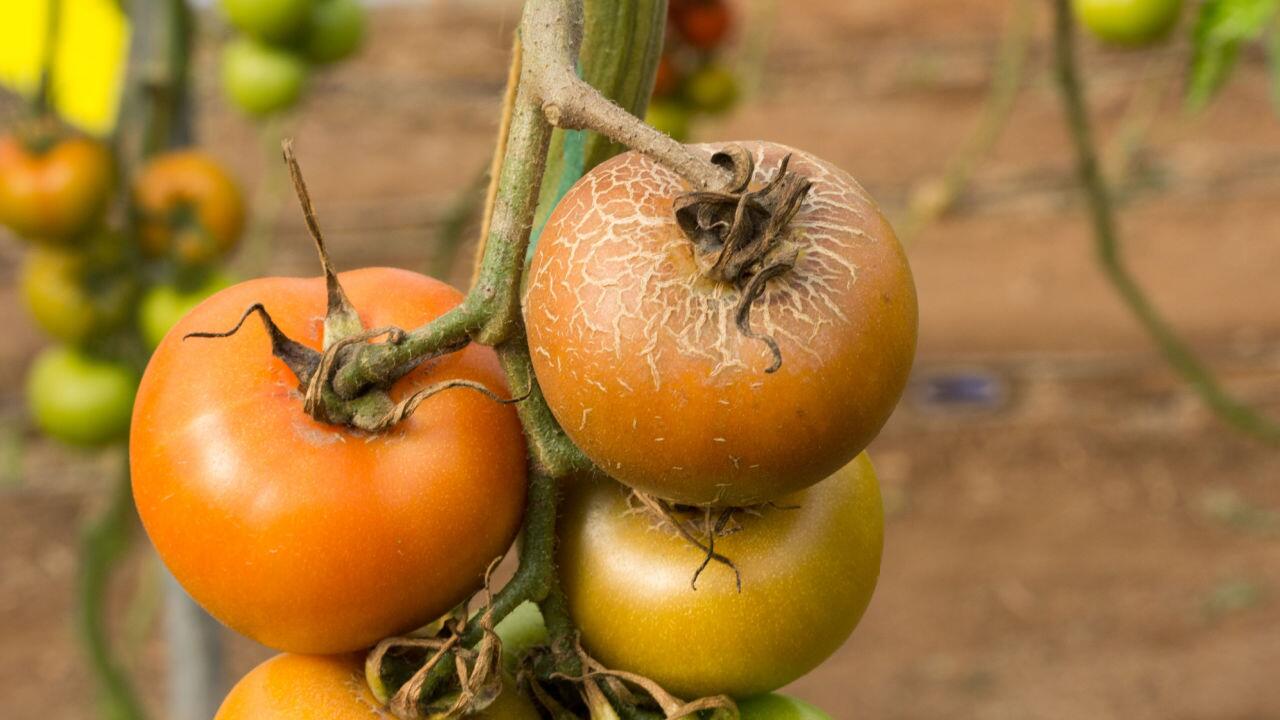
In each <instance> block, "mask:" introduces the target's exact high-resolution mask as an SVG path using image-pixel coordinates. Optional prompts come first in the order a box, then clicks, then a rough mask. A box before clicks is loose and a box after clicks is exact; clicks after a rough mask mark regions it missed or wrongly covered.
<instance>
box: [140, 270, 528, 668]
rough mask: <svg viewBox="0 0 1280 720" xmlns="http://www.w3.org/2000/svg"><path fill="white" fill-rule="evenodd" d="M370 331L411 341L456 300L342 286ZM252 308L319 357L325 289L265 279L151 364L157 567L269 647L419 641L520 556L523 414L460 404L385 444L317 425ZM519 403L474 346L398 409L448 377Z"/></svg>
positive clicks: (190, 328) (143, 492)
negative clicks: (261, 308)
mask: <svg viewBox="0 0 1280 720" xmlns="http://www.w3.org/2000/svg"><path fill="white" fill-rule="evenodd" d="M339 277H340V278H341V281H342V283H343V285H344V286H345V288H346V291H347V294H348V296H349V297H350V298H351V301H352V302H353V303H354V304H355V307H356V308H358V309H360V311H361V318H362V319H363V320H364V322H365V324H366V326H368V327H375V326H386V325H395V326H398V327H401V328H406V329H409V328H415V327H418V326H419V325H422V324H423V323H425V322H428V321H430V320H432V319H434V318H436V317H438V316H440V315H441V314H443V313H444V312H446V311H447V310H449V309H450V308H452V307H454V306H455V305H457V304H458V302H459V301H460V300H461V298H462V296H461V294H460V293H458V291H456V290H454V289H453V288H451V287H449V286H448V285H445V284H444V283H441V282H439V281H437V280H433V279H431V278H428V277H425V276H422V275H418V274H416V273H412V272H408V271H404V270H395V269H386V268H372V269H364V270H357V271H354V272H348V273H343V274H341V275H340V276H339ZM255 302H262V303H264V304H265V306H266V307H267V309H268V311H269V312H270V313H271V315H272V317H273V318H274V319H275V321H276V322H277V324H279V326H280V328H281V330H282V331H283V332H284V333H286V334H287V335H289V336H290V337H292V338H293V339H295V340H297V341H299V342H302V343H304V344H306V345H308V346H310V347H312V348H319V347H320V341H321V332H322V328H321V325H322V322H323V315H324V311H325V286H324V280H323V279H322V278H311V279H299V278H264V279H259V280H251V281H248V282H244V283H241V284H239V285H235V286H233V287H231V288H228V289H226V290H223V291H221V292H220V293H218V294H216V295H214V296H212V297H211V298H209V299H208V300H206V301H204V302H203V303H202V304H200V305H199V306H198V307H197V308H196V309H195V310H193V311H192V312H191V313H189V314H187V315H186V316H185V317H184V318H183V319H182V320H181V321H180V322H179V323H178V325H177V326H175V328H174V329H173V331H171V332H170V333H169V334H168V335H166V336H165V339H164V340H163V341H162V342H161V343H160V346H159V347H158V348H157V349H156V352H155V354H154V355H153V356H152V359H151V363H150V365H148V367H147V371H146V373H145V375H144V377H143V380H142V385H141V388H140V389H139V392H138V399H137V402H136V404H135V407H134V414H133V430H132V433H131V437H130V460H131V463H132V469H133V492H134V500H135V502H136V503H137V506H138V513H139V515H140V516H141V518H142V522H143V524H144V526H145V527H146V530H147V533H148V535H150V537H151V541H152V543H154V545H155V547H156V549H157V550H158V551H159V553H160V557H161V558H162V559H163V560H164V562H165V564H166V565H167V566H168V567H169V569H170V570H171V571H172V572H173V574H174V576H175V577H177V579H178V580H179V582H181V583H182V585H183V587H185V588H186V589H187V591H188V592H189V593H190V594H191V596H192V597H194V598H195V599H196V601H197V602H199V603H200V604H201V605H202V606H204V608H205V609H206V610H208V611H209V612H210V613H211V614H212V615H213V616H214V617H216V618H218V619H219V620H221V621H222V622H224V623H226V624H227V625H229V626H230V627H231V628H232V629H234V630H237V631H239V632H240V633H242V634H244V635H247V636H249V637H250V638H253V639H254V640H257V641H258V642H260V643H262V644H264V645H267V646H269V647H272V648H276V649H279V650H284V651H288V652H303V653H326V654H327V653H340V652H347V651H352V650H357V649H360V648H365V647H369V646H371V645H373V644H374V643H376V642H377V641H378V640H381V639H382V638H384V637H388V636H391V635H396V634H400V633H404V632H407V631H410V630H413V629H415V628H417V627H419V626H421V625H424V624H426V623H428V622H430V621H431V620H434V619H435V618H437V617H439V616H440V615H443V614H444V613H445V612H447V611H448V610H449V609H450V608H452V607H453V606H454V605H455V604H457V603H458V602H460V601H461V600H463V599H464V598H465V597H467V595H469V594H470V593H471V592H473V591H474V590H476V589H477V588H479V587H480V586H481V584H482V581H483V576H484V572H485V568H486V567H487V566H488V565H489V563H490V562H491V561H492V560H493V559H494V558H495V557H497V556H499V555H501V554H502V553H503V552H505V551H506V550H507V548H508V547H509V546H510V544H511V542H512V540H513V539H514V537H515V534H516V531H517V529H518V528H519V524H520V519H521V515H522V512H523V507H524V494H525V445H524V437H523V435H522V433H521V429H520V424H519V422H518V420H517V418H516V414H515V411H514V410H513V409H512V408H511V407H510V406H504V405H499V404H497V403H495V402H494V401H492V400H491V399H489V398H487V397H484V396H483V395H481V394H480V393H477V392H474V391H469V390H465V389H462V390H458V389H455V390H449V391H446V392H443V393H440V394H439V395H436V396H434V397H432V398H430V399H428V400H427V401H426V402H424V403H423V404H422V406H421V407H420V408H418V411H417V412H416V413H414V414H413V415H412V416H411V417H410V418H409V419H408V420H407V421H405V422H404V423H402V424H400V425H399V426H397V427H396V428H395V429H393V430H391V431H389V432H386V433H383V434H379V435H376V436H371V435H369V434H367V433H361V432H358V431H354V430H349V429H345V428H340V427H336V426H332V425H327V424H323V423H319V422H316V421H314V420H312V419H311V418H310V417H308V416H306V415H305V414H304V413H303V411H302V397H301V396H300V395H299V393H298V391H297V384H298V383H297V380H296V379H295V378H294V377H293V375H292V373H291V372H290V371H289V370H288V368H286V367H285V365H284V363H283V362H281V361H280V360H278V359H276V358H274V357H272V355H271V349H270V342H269V340H268V337H267V334H266V331H265V330H264V329H263V327H262V324H261V323H260V322H259V321H258V319H256V318H250V319H249V320H247V321H246V323H245V325H244V327H243V328H242V329H241V331H240V332H239V333H238V334H236V335H234V336H232V337H227V338H217V339H205V338H190V339H187V340H185V341H184V340H183V337H184V336H185V335H186V334H187V333H191V332H196V331H223V330H227V329H229V328H231V327H232V326H234V325H235V323H236V321H237V320H238V319H239V318H240V316H241V314H242V313H243V312H244V311H245V309H246V308H248V307H249V306H250V305H252V304H253V303H255ZM456 378H463V379H469V380H473V381H478V382H481V383H483V384H484V385H486V386H488V387H489V388H490V389H492V390H493V391H494V392H496V393H498V394H500V395H504V396H505V395H506V394H507V393H508V390H507V388H506V384H505V380H504V378H503V375H502V372H501V368H500V367H499V365H498V360H497V357H496V355H495V354H494V352H493V351H492V350H491V349H489V348H485V347H481V346H478V345H471V346H468V347H467V348H465V349H463V350H461V351H460V352H457V353H453V354H450V355H447V356H445V357H442V358H439V359H437V360H432V361H431V362H428V363H425V364H424V365H423V366H422V367H419V368H418V369H417V370H415V371H414V372H412V373H410V374H409V375H407V376H406V377H404V378H402V379H401V380H400V381H398V382H397V383H396V384H395V386H394V387H393V388H392V393H391V394H392V398H393V399H400V398H403V397H405V396H406V395H408V394H409V393H410V392H411V391H413V390H415V389H419V388H422V387H425V386H427V385H430V384H433V383H437V382H440V381H443V380H448V379H456Z"/></svg>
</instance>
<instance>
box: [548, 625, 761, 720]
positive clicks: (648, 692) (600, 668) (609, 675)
mask: <svg viewBox="0 0 1280 720" xmlns="http://www.w3.org/2000/svg"><path fill="white" fill-rule="evenodd" d="M578 657H579V658H580V659H581V661H582V668H583V674H582V676H581V677H578V678H569V677H565V676H563V675H560V676H558V677H559V678H560V679H563V680H570V681H573V682H576V683H579V684H580V685H581V688H582V690H581V692H582V695H583V701H584V702H586V703H587V706H588V707H590V708H592V710H593V714H592V717H593V718H594V717H596V715H595V712H594V711H595V705H594V703H593V702H592V701H593V699H597V700H599V699H604V702H605V703H606V704H607V705H608V706H609V708H610V709H611V710H612V709H614V708H613V706H612V705H611V704H609V703H608V700H607V699H605V698H604V693H603V692H602V691H601V689H600V686H599V685H598V684H597V681H606V682H609V683H610V684H611V685H612V683H613V681H621V682H622V683H625V684H626V685H630V686H633V687H636V688H639V689H640V690H641V691H642V692H643V694H644V695H645V696H647V697H648V698H649V699H650V700H651V701H652V703H653V704H656V705H657V706H658V707H659V708H660V709H661V711H662V714H663V717H664V718H666V720H679V719H680V718H687V717H694V716H697V715H698V713H701V712H704V711H709V712H710V713H711V715H710V717H711V718H713V719H714V720H736V719H737V718H738V706H737V704H735V703H734V702H733V700H732V699H731V698H730V697H728V696H727V695H713V696H711V697H704V698H698V699H697V700H693V701H691V702H685V701H683V700H681V699H680V698H677V697H676V696H674V695H672V694H671V693H669V692H667V691H666V689H665V688H663V687H662V686H661V685H659V684H658V683H657V682H655V681H653V680H651V679H649V678H647V677H645V676H643V675H637V674H636V673H630V672H624V671H622V670H610V669H609V668H606V667H605V666H604V665H602V664H600V662H599V661H598V660H596V659H595V658H593V657H591V656H590V655H589V654H587V651H586V650H584V649H583V648H582V645H581V643H579V644H578ZM614 687H615V695H619V694H620V693H618V692H617V690H616V686H614ZM632 697H634V696H632ZM628 702H629V704H631V705H632V706H634V707H639V706H641V705H642V704H643V703H642V702H632V701H630V700H629V701H628Z"/></svg>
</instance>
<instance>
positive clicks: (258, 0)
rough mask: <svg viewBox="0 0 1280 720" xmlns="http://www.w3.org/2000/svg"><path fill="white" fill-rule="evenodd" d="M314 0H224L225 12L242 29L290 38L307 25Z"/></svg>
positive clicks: (278, 38)
mask: <svg viewBox="0 0 1280 720" xmlns="http://www.w3.org/2000/svg"><path fill="white" fill-rule="evenodd" d="M313 5H314V0H222V12H224V13H225V14H226V16H227V20H228V21H230V22H231V24H232V25H233V26H235V28H236V29H237V30H239V31H240V32H243V33H245V34H247V35H251V36H253V37H255V38H258V39H260V40H269V41H271V42H287V41H289V40H291V39H293V38H296V37H298V36H299V35H300V34H301V33H302V32H303V30H304V29H305V28H306V25H307V19H308V18H309V17H310V15H311V9H312V6H313Z"/></svg>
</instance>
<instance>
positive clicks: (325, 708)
mask: <svg viewBox="0 0 1280 720" xmlns="http://www.w3.org/2000/svg"><path fill="white" fill-rule="evenodd" d="M466 717H469V718H475V719H476V720H538V718H539V715H538V711H537V710H535V709H534V707H533V703H532V702H530V701H529V699H528V698H526V697H524V696H523V695H520V694H519V693H518V692H516V690H515V688H514V687H512V686H511V684H507V685H506V686H505V687H504V688H503V692H502V694H501V695H499V696H498V699H497V700H495V701H494V702H493V704H492V705H490V706H489V707H487V708H485V709H484V710H483V711H481V712H480V713H478V714H474V715H467V716H466ZM371 719H377V720H395V716H393V715H392V714H391V712H390V711H389V710H387V709H385V708H384V707H383V704H382V703H380V702H379V701H378V699H377V698H375V697H374V696H373V693H371V692H369V687H368V685H366V684H365V681H364V661H363V658H361V657H360V656H358V655H338V656H327V657H317V656H311V655H277V656H276V657H273V658H271V659H270V660H267V661H266V662H264V663H262V664H261V665H259V666H258V667H256V668H254V669H253V670H252V671H250V672H249V674H248V675H245V676H244V677H243V678H241V679H240V682H238V683H236V686H235V687H234V688H232V689H231V692H230V693H229V694H228V695H227V698H226V699H225V700H223V702H222V707H220V708H219V709H218V714H217V715H215V716H214V720H371Z"/></svg>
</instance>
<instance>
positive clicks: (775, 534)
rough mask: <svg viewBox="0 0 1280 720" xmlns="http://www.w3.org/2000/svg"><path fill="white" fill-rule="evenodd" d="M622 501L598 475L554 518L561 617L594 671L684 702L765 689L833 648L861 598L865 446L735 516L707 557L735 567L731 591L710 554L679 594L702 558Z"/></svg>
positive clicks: (875, 537)
mask: <svg viewBox="0 0 1280 720" xmlns="http://www.w3.org/2000/svg"><path fill="white" fill-rule="evenodd" d="M629 495H630V491H629V490H627V489H626V488H625V487H623V486H621V485H619V484H617V483H615V482H612V481H609V480H583V481H580V482H578V483H575V484H571V485H570V489H569V490H568V494H567V496H566V499H565V505H564V512H563V517H562V519H561V523H560V526H559V529H560V533H561V535H560V537H561V543H560V549H559V552H558V559H559V565H560V568H561V578H562V580H563V582H564V591H565V595H566V596H567V598H568V600H569V610H570V614H571V615H572V616H573V619H574V621H575V622H576V623H577V625H578V628H579V629H580V630H581V632H582V643H583V646H584V647H585V648H586V649H587V651H588V652H590V653H591V654H592V655H593V656H595V658H596V659H597V660H599V661H600V662H602V663H603V664H604V665H606V666H607V667H611V668H613V669H615V670H626V671H630V672H634V673H639V674H641V675H644V676H646V677H649V678H651V679H653V680H655V681H657V682H658V684H660V685H662V686H663V687H664V688H666V689H667V690H668V691H669V692H672V693H674V694H675V695H676V696H678V697H682V698H686V699H692V698H697V697H703V696H707V695H717V694H721V693H723V694H726V695H730V696H733V697H750V696H753V695H758V694H761V693H767V692H772V691H773V690H776V689H778V688H780V687H782V686H783V685H786V684H787V683H789V682H791V681H793V680H796V679H797V678H799V677H801V676H802V675H804V674H805V673H808V672H809V671H810V670H812V669H813V668H815V667H817V666H818V665H819V664H820V663H821V662H822V661H823V660H825V659H827V657H829V656H830V655H831V654H832V653H833V652H835V651H836V650H837V649H838V648H839V647H840V645H841V644H843V643H844V641H845V640H846V639H847V638H848V637H849V635H850V634H851V633H852V632H853V629H854V627H855V626H856V625H857V624H858V621H859V619H861V617H862V614H863V612H864V611H865V610H866V608H867V604H868V603H869V602H870V600H871V595H872V593H873V592H874V590H875V586H876V580H877V578H878V577H879V574H880V553H881V548H882V546H883V542H884V513H883V510H882V508H881V502H880V490H879V485H878V484H877V483H876V476H875V471H874V470H873V469H872V467H871V462H870V460H868V459H867V456H866V455H865V454H863V455H861V456H859V457H858V458H857V459H856V460H854V461H853V462H852V463H850V464H849V465H848V466H846V467H845V468H843V469H841V470H840V471H839V472H837V473H836V474H834V475H832V476H831V477H830V478H828V479H826V480H824V481H822V482H820V483H818V484H817V485H814V486H812V487H810V488H808V489H806V490H802V491H800V492H797V493H793V494H791V495H788V496H786V497H784V498H782V499H780V500H778V501H777V503H776V504H773V505H764V506H760V507H757V508H752V509H750V510H749V511H743V510H740V511H737V512H735V514H734V515H733V519H732V520H730V521H729V524H727V525H726V528H727V529H729V530H731V532H727V533H725V534H722V535H719V536H718V537H717V538H716V542H715V551H716V552H717V553H720V554H722V555H723V556H724V557H726V558H728V559H729V560H731V561H732V562H733V563H734V564H735V565H736V567H737V569H738V571H739V572H740V573H741V581H742V588H741V591H739V590H738V587H737V584H736V580H735V575H734V572H733V570H731V569H730V568H729V567H727V566H725V565H722V564H718V563H714V562H713V563H711V564H710V565H708V566H707V568H706V570H705V571H704V572H703V573H702V574H701V575H700V576H699V577H698V579H697V589H696V590H695V589H693V588H691V587H690V580H691V578H692V577H693V575H694V572H695V571H696V570H697V568H698V566H699V565H700V564H701V563H702V561H703V559H704V557H705V554H704V553H703V552H702V551H701V550H699V549H698V548H697V547H695V546H694V545H693V544H691V543H690V542H688V541H687V540H685V539H684V538H683V537H681V536H680V535H679V534H677V532H676V530H675V528H674V527H672V526H671V524H670V522H669V521H668V520H666V519H664V518H662V517H660V516H654V515H652V514H650V513H649V512H648V511H647V509H641V508H640V507H638V506H636V505H635V504H634V503H633V502H632V501H631V498H630V497H629ZM695 515H698V516H700V515H701V513H695ZM712 518H713V523H714V522H716V521H718V520H719V518H717V517H716V516H715V515H714V514H713V516H712Z"/></svg>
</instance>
